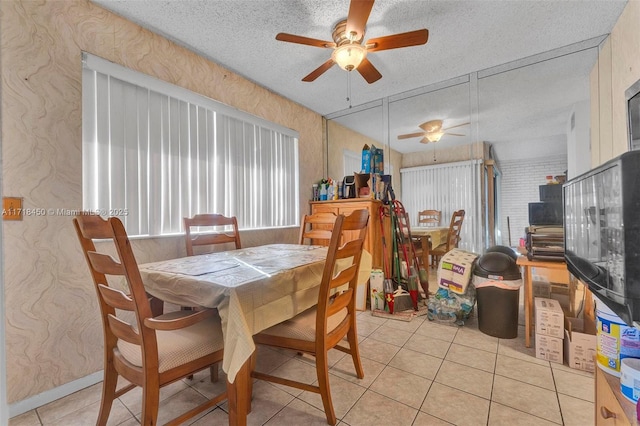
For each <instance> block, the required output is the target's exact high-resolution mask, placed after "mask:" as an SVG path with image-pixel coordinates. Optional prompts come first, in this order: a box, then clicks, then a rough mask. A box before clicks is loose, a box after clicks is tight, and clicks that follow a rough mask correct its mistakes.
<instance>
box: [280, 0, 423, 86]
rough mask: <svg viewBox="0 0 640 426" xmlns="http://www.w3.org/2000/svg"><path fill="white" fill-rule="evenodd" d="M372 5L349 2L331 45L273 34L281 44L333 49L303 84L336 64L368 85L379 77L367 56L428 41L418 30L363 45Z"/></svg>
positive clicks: (362, 1)
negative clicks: (358, 75)
mask: <svg viewBox="0 0 640 426" xmlns="http://www.w3.org/2000/svg"><path fill="white" fill-rule="evenodd" d="M373 3H374V0H351V4H350V6H349V15H348V16H347V19H345V20H342V21H340V22H338V23H337V24H336V26H335V27H334V29H333V34H332V37H333V42H330V41H324V40H318V39H314V38H309V37H303V36H298V35H294V34H287V33H279V34H278V35H276V40H280V41H286V42H289V43H297V44H305V45H308V46H314V47H322V48H326V49H333V52H332V54H331V58H329V60H327V61H326V62H325V63H323V64H322V65H320V66H319V67H318V68H316V69H315V70H313V71H312V72H311V73H309V74H308V75H307V76H306V77H304V78H303V79H302V81H307V82H310V81H314V80H315V79H316V78H318V77H319V76H320V75H322V74H323V73H324V72H326V71H327V70H329V69H330V68H331V67H332V66H333V65H334V64H338V65H339V66H340V67H341V68H342V69H344V70H346V71H353V70H354V69H355V70H358V72H359V73H360V75H362V77H364V79H365V80H366V81H367V83H369V84H371V83H374V82H376V81H378V80H379V79H380V78H381V77H382V74H380V72H379V71H378V70H377V69H376V67H374V66H373V64H372V63H371V62H370V61H369V60H368V59H367V53H369V52H376V51H380V50H389V49H398V48H400V47H409V46H418V45H421V44H425V43H426V42H427V40H428V38H429V31H428V30H427V29H421V30H416V31H410V32H406V33H400V34H394V35H389V36H384V37H378V38H372V39H369V40H367V41H366V42H365V43H363V39H364V33H365V26H366V24H367V20H368V19H369V14H370V13H371V9H372V8H373Z"/></svg>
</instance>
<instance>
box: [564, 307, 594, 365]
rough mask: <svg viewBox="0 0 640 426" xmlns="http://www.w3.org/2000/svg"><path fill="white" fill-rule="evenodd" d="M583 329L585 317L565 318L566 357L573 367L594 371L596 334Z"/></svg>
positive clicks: (568, 363)
mask: <svg viewBox="0 0 640 426" xmlns="http://www.w3.org/2000/svg"><path fill="white" fill-rule="evenodd" d="M583 331H584V320H583V319H581V318H568V317H567V318H565V330H564V359H565V361H566V362H567V365H568V366H569V367H571V368H575V369H577V370H584V371H590V372H593V371H594V369H595V362H594V357H595V355H596V336H595V335H594V334H588V333H584V332H583Z"/></svg>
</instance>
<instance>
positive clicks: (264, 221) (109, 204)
mask: <svg viewBox="0 0 640 426" xmlns="http://www.w3.org/2000/svg"><path fill="white" fill-rule="evenodd" d="M87 57H88V58H90V60H89V61H87V60H86V58H85V61H84V62H85V67H84V70H83V144H82V148H83V153H82V154H83V155H82V158H83V209H85V210H91V211H96V212H99V213H100V214H102V215H104V216H120V217H121V219H122V220H123V222H124V224H125V226H126V229H127V232H128V233H129V234H130V235H164V234H173V233H179V232H182V227H183V224H182V219H183V217H190V216H193V215H194V214H197V213H220V214H224V215H227V216H236V217H237V218H238V224H239V226H240V227H241V228H243V229H248V228H267V227H280V226H289V225H297V224H298V220H299V213H298V210H299V203H298V193H299V191H298V184H297V182H298V139H297V134H295V133H294V132H292V131H288V129H282V128H280V127H279V126H277V125H275V124H272V123H268V122H266V121H265V120H262V119H259V118H257V117H253V116H251V115H249V114H245V113H242V112H240V111H236V110H233V109H231V108H229V107H227V106H224V105H222V104H219V103H217V102H215V101H213V100H211V99H208V98H204V97H202V96H200V95H197V94H195V93H193V92H189V91H187V90H185V89H182V88H179V87H177V86H173V85H169V84H168V83H164V82H160V81H158V80H155V79H151V77H148V76H145V75H143V74H140V73H136V72H133V71H131V70H127V69H125V68H122V67H119V66H118V65H115V64H112V63H109V62H107V61H104V60H102V59H100V58H96V57H93V56H90V55H87Z"/></svg>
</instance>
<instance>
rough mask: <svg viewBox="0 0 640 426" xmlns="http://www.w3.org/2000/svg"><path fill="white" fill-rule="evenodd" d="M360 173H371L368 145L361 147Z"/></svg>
mask: <svg viewBox="0 0 640 426" xmlns="http://www.w3.org/2000/svg"><path fill="white" fill-rule="evenodd" d="M360 171H361V172H362V173H371V148H369V145H366V144H365V146H363V147H362V169H361V170H360Z"/></svg>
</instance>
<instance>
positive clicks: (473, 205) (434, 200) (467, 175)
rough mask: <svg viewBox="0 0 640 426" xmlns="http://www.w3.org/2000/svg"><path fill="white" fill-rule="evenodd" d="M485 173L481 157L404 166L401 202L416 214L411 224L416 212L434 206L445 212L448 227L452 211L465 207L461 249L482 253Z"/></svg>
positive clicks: (443, 221) (414, 221) (415, 218)
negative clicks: (429, 164) (482, 185)
mask: <svg viewBox="0 0 640 426" xmlns="http://www.w3.org/2000/svg"><path fill="white" fill-rule="evenodd" d="M482 172H483V166H482V162H481V161H479V160H471V161H461V162H456V163H445V164H438V165H434V166H420V167H410V168H405V169H401V170H400V173H401V174H402V198H403V200H402V202H403V204H404V207H405V209H406V211H407V212H410V213H412V214H413V215H414V216H412V217H411V218H410V219H409V221H410V223H416V221H417V219H418V218H417V212H419V211H421V210H425V209H434V210H440V211H442V222H441V226H449V222H450V220H451V216H452V215H453V212H454V211H455V210H464V211H465V216H464V222H463V224H462V229H461V232H460V237H461V241H460V248H461V249H463V250H468V251H472V252H476V253H479V252H481V251H482V247H483V241H482V223H481V222H480V221H481V218H482V214H481V213H482V211H481V205H482V202H481V195H482V190H481V189H480V188H481V179H480V174H481V173H482Z"/></svg>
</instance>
